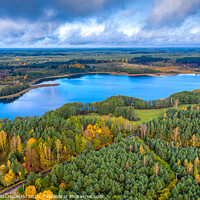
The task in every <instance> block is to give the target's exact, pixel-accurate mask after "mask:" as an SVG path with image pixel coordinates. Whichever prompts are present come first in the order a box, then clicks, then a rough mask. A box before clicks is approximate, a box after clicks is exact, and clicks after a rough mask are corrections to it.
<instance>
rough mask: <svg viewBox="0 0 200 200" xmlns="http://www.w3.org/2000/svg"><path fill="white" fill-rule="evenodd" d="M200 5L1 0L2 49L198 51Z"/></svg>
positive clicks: (181, 0)
mask: <svg viewBox="0 0 200 200" xmlns="http://www.w3.org/2000/svg"><path fill="white" fill-rule="evenodd" d="M199 22H200V0H190V1H188V0H176V1H174V0H149V1H146V0H95V1H94V0H73V1H71V0H57V1H55V0H42V1H41V0H26V1H24V0H17V1H16V0H7V1H5V0H0V47H3V48H5V47H71V46H73V47H74V46H75V47H76V46H86V47H94V46H123V47H125V46H133V47H134V46H199V45H200V23H199Z"/></svg>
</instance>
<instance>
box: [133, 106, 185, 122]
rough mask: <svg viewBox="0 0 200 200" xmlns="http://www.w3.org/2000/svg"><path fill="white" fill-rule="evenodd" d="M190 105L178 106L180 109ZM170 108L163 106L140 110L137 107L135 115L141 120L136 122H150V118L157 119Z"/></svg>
mask: <svg viewBox="0 0 200 200" xmlns="http://www.w3.org/2000/svg"><path fill="white" fill-rule="evenodd" d="M185 106H189V105H181V106H178V110H180V109H181V108H182V107H185ZM168 109H169V108H163V109H149V110H138V109H135V116H136V117H138V118H140V119H141V120H139V121H136V122H135V123H136V124H137V125H138V124H141V123H143V122H148V121H150V120H153V119H156V118H158V117H159V116H161V115H163V114H164V113H165V112H166V111H167V110H168Z"/></svg>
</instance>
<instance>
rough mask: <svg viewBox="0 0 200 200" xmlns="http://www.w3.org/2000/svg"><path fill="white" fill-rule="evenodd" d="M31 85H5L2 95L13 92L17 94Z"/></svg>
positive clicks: (0, 92)
mask: <svg viewBox="0 0 200 200" xmlns="http://www.w3.org/2000/svg"><path fill="white" fill-rule="evenodd" d="M29 87H30V85H28V84H23V85H14V86H5V87H3V88H2V89H1V90H0V97H2V96H7V95H11V94H16V93H18V92H20V91H22V90H24V89H27V88H29Z"/></svg>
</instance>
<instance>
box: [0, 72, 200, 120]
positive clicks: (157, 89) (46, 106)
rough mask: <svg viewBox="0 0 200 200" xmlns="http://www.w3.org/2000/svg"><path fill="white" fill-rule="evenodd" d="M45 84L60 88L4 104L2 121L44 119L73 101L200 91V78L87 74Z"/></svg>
mask: <svg viewBox="0 0 200 200" xmlns="http://www.w3.org/2000/svg"><path fill="white" fill-rule="evenodd" d="M43 83H60V85H59V86H52V87H45V88H37V89H34V90H31V91H29V92H27V93H26V94H24V95H22V96H21V97H20V98H18V99H17V100H15V101H14V102H12V103H6V104H3V103H0V118H9V119H11V120H12V119H13V118H14V117H16V116H22V117H23V116H29V115H31V116H34V115H39V116H41V115H42V114H44V113H45V112H46V111H49V110H54V109H56V108H58V107H61V106H62V105H63V104H65V103H69V102H83V103H86V102H87V103H88V102H91V103H92V102H95V101H101V100H104V99H106V98H108V97H110V96H112V95H126V96H133V97H138V98H141V99H144V100H154V99H161V98H165V97H168V96H170V95H171V94H173V93H176V92H180V91H184V90H187V91H192V90H195V89H200V76H199V75H177V76H164V77H147V76H142V77H129V76H114V75H85V76H81V77H77V78H70V79H68V78H64V79H57V80H54V81H46V82H43Z"/></svg>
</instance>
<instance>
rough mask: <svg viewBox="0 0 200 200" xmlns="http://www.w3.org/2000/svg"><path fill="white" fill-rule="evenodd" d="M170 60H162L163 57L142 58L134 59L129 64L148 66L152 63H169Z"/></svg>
mask: <svg viewBox="0 0 200 200" xmlns="http://www.w3.org/2000/svg"><path fill="white" fill-rule="evenodd" d="M169 60H170V59H169V58H162V57H152V56H141V57H134V58H132V59H131V60H130V61H129V62H130V63H140V64H148V63H150V62H160V61H162V62H167V61H169Z"/></svg>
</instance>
